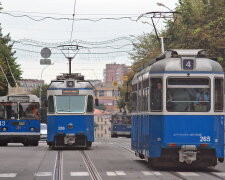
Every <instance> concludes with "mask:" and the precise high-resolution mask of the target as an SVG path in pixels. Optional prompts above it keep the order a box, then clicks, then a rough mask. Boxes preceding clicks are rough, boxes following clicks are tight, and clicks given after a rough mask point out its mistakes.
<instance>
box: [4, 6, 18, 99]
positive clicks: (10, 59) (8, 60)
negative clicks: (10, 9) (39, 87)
mask: <svg viewBox="0 0 225 180" xmlns="http://www.w3.org/2000/svg"><path fill="white" fill-rule="evenodd" d="M1 9H2V8H1V3H0V10H1ZM12 47H13V43H12V42H11V38H10V35H9V34H7V35H6V36H3V34H2V28H1V24H0V66H1V67H2V70H3V71H4V73H5V74H6V76H7V79H8V80H9V83H10V85H11V86H12V87H14V86H15V82H14V80H13V77H12V74H11V72H10V69H9V66H10V68H11V70H12V73H13V75H14V77H15V79H16V80H19V79H20V78H21V75H22V71H21V69H20V65H18V64H17V63H16V58H15V57H14V55H15V53H16V51H13V50H12ZM8 64H9V65H8ZM2 70H0V96H3V95H6V94H7V92H8V84H7V81H6V79H5V77H4V75H3V72H2Z"/></svg>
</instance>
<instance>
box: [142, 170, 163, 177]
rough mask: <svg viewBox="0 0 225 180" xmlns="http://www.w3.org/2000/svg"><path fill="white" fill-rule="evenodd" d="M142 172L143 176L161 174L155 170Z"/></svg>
mask: <svg viewBox="0 0 225 180" xmlns="http://www.w3.org/2000/svg"><path fill="white" fill-rule="evenodd" d="M142 173H143V174H144V175H145V176H153V175H156V176H161V175H162V174H161V173H160V172H157V171H155V172H154V171H142Z"/></svg>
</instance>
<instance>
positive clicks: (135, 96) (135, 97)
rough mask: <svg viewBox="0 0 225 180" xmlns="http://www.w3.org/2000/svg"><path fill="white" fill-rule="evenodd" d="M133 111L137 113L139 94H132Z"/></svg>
mask: <svg viewBox="0 0 225 180" xmlns="http://www.w3.org/2000/svg"><path fill="white" fill-rule="evenodd" d="M132 111H133V112H136V111H137V92H133V93H132Z"/></svg>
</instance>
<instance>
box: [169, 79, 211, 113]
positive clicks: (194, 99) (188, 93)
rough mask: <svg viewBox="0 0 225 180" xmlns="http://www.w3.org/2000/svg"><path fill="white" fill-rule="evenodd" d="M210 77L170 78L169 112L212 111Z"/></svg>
mask: <svg viewBox="0 0 225 180" xmlns="http://www.w3.org/2000/svg"><path fill="white" fill-rule="evenodd" d="M210 99H211V98H210V88H209V79H184V78H183V79H182V78H180V79H178V78H177V79H169V80H168V86H167V92H166V108H167V111H169V112H208V111H210Z"/></svg>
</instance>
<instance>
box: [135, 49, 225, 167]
mask: <svg viewBox="0 0 225 180" xmlns="http://www.w3.org/2000/svg"><path fill="white" fill-rule="evenodd" d="M223 89H224V72H223V69H222V67H221V66H220V64H219V63H218V62H216V60H213V59H210V58H208V57H207V56H206V53H205V51H204V50H199V49H196V50H194V49H193V50H176V49H175V50H168V51H166V52H165V53H164V54H162V55H160V56H159V57H157V58H155V59H152V60H151V61H150V62H149V63H148V64H146V66H145V67H144V68H143V69H141V70H140V71H139V72H138V73H137V74H135V76H134V78H133V80H132V140H131V143H132V149H133V150H134V151H135V154H136V156H138V157H140V158H143V159H146V160H147V161H148V162H149V163H150V164H151V165H152V166H155V167H168V166H173V165H174V166H184V167H186V166H188V167H189V166H191V167H195V166H196V167H210V166H215V165H217V162H223V161H224V102H223V101H224V97H223V96H224V94H223Z"/></svg>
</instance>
